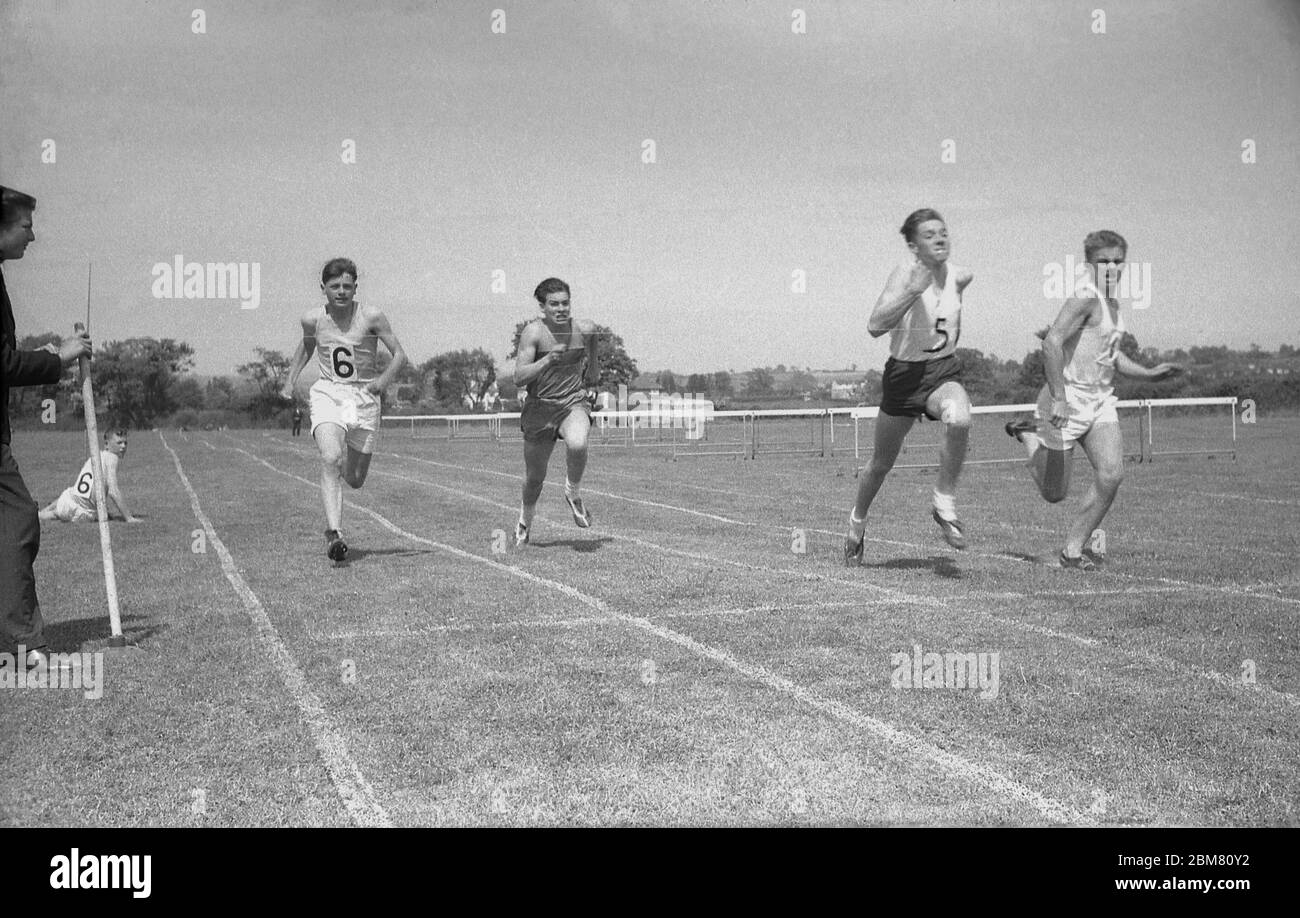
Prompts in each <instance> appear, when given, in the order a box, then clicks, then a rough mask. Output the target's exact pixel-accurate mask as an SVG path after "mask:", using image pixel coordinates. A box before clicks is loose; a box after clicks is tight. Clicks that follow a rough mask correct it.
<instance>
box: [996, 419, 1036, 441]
mask: <svg viewBox="0 0 1300 918" xmlns="http://www.w3.org/2000/svg"><path fill="white" fill-rule="evenodd" d="M1002 429H1003V430H1005V431H1006V432H1007V436H1008V437H1015V438H1016V439H1017V440H1020V442H1021V443H1024V442H1025V441H1024V440H1021V439H1020V435H1021V434H1027V433H1036V432H1037V431H1038V424H1037V423H1035V422H1034V421H1026V420H1019V421H1007V425H1006V427H1004V428H1002Z"/></svg>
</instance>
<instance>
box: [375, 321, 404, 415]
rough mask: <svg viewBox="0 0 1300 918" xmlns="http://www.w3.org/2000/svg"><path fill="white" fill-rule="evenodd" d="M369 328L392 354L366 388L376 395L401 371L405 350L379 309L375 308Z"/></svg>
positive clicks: (380, 393) (381, 392)
mask: <svg viewBox="0 0 1300 918" xmlns="http://www.w3.org/2000/svg"><path fill="white" fill-rule="evenodd" d="M370 329H371V331H373V332H374V333H375V334H376V335H377V336H378V337H379V340H380V341H382V342H384V347H386V348H388V353H390V354H392V355H393V359H392V360H390V361H389V363H388V366H387V367H385V368H384V372H382V373H380V374H379V375H378V376H377V377H375V378H374V379H373V380H372V381H371V382H369V383H368V384H367V385H366V388H367V389H369V390H370V391H371V392H373V393H375V394H376V395H382V394H383V391H384V390H385V389H387V388H388V386H389V384H390V383H391V382H392V381H393V379H394V378H395V377H396V376H397V374H398V373H400V372H401V371H402V367H403V366H404V365H405V364H406V351H404V350H402V345H401V342H399V341H398V340H397V336H396V335H395V334H393V327H392V326H391V325H390V324H389V322H388V316H386V315H384V313H383V312H382V311H381V310H378V309H376V310H375V311H374V314H373V316H372V317H371V320H370Z"/></svg>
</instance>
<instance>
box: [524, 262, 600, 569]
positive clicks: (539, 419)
mask: <svg viewBox="0 0 1300 918" xmlns="http://www.w3.org/2000/svg"><path fill="white" fill-rule="evenodd" d="M533 296H534V297H535V298H536V299H537V302H538V303H539V304H540V305H541V307H542V311H543V312H544V313H545V315H544V317H543V318H541V319H535V320H534V321H532V322H530V323H528V325H526V326H525V327H524V330H523V333H522V334H521V335H520V337H519V353H518V357H517V360H516V362H515V384H516V385H518V386H526V387H527V389H526V393H527V394H526V397H525V399H524V407H523V411H522V412H521V415H520V418H519V426H520V428H521V429H522V430H523V432H524V469H525V475H524V490H523V502H522V504H521V506H520V508H519V522H518V523H517V524H516V525H515V544H516V545H524V544H526V543H527V542H528V528H529V527H530V526H531V525H532V523H533V514H534V512H535V511H536V509H537V499H538V497H540V496H541V493H542V485H543V484H544V483H545V481H546V467H547V464H548V463H549V462H550V460H551V452H552V451H553V450H554V449H555V441H556V440H557V439H562V440H564V446H565V459H566V461H567V475H566V477H565V480H564V500H565V502H566V503H567V504H568V505H569V510H570V511H571V512H572V513H573V521H574V522H575V523H577V524H578V526H579V527H581V528H583V529H586V528H588V527H589V526H591V514H590V513H588V511H587V508H586V507H585V506H584V504H583V502H582V497H581V496H580V495H579V494H578V486H579V484H580V483H581V482H582V473H583V470H584V469H586V467H587V433H588V431H589V430H590V429H591V409H592V403H593V402H594V397H595V392H594V390H593V388H592V387H593V386H595V384H596V382H597V380H598V378H599V375H600V366H599V364H598V363H597V361H596V327H595V324H594V323H592V322H590V321H588V320H586V319H574V318H573V314H572V310H571V307H570V303H569V285H568V284H566V283H565V282H564V281H562V280H560V279H559V278H555V277H549V278H547V279H546V280H544V281H542V282H541V283H540V284H538V285H537V289H536V290H535V291H533Z"/></svg>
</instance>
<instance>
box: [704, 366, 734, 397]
mask: <svg viewBox="0 0 1300 918" xmlns="http://www.w3.org/2000/svg"><path fill="white" fill-rule="evenodd" d="M709 391H710V392H712V393H713V395H714V396H715V397H717V398H719V399H727V398H731V397H732V396H733V395H735V394H736V393H735V389H734V388H733V387H732V383H731V374H730V373H728V372H727V371H726V370H719V371H718V372H716V373H714V374H713V385H712V386H710V387H709Z"/></svg>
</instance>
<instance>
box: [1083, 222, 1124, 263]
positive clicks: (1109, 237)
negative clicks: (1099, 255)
mask: <svg viewBox="0 0 1300 918" xmlns="http://www.w3.org/2000/svg"><path fill="white" fill-rule="evenodd" d="M1114 246H1119V247H1120V248H1121V249H1123V250H1124V254H1125V255H1128V243H1127V242H1125V241H1124V237H1123V236H1121V235H1120V234H1119V233H1114V232H1111V231H1110V230H1096V231H1095V232H1091V233H1089V234H1088V235H1087V236H1085V237H1084V240H1083V257H1084V260H1085V261H1092V255H1093V253H1094V252H1096V251H1098V250H1099V249H1109V248H1112V247H1114Z"/></svg>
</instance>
